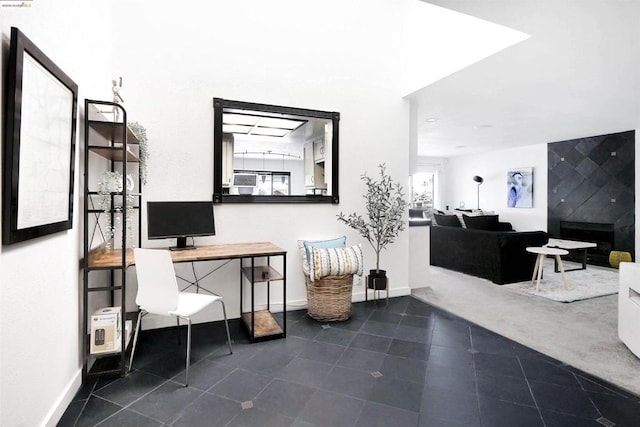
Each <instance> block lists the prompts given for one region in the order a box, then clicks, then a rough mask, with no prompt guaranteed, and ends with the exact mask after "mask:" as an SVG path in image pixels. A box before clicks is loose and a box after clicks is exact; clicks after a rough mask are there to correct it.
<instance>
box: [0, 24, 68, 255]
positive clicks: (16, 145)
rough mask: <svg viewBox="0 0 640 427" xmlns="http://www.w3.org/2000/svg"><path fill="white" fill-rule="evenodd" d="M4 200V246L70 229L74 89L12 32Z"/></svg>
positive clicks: (24, 39) (30, 44)
mask: <svg viewBox="0 0 640 427" xmlns="http://www.w3.org/2000/svg"><path fill="white" fill-rule="evenodd" d="M7 72H8V75H7V77H8V78H7V104H6V108H7V110H6V111H7V116H6V124H5V129H6V135H5V151H4V176H3V191H2V193H3V199H2V208H3V209H2V210H3V218H2V243H3V244H5V245H9V244H13V243H17V242H21V241H24V240H28V239H33V238H36V237H40V236H44V235H47V234H51V233H56V232H59V231H63V230H68V229H70V228H71V227H72V218H73V180H74V160H75V137H76V114H77V108H76V107H77V101H78V86H77V85H76V84H75V83H74V82H73V80H71V78H69V76H67V75H66V74H65V73H64V72H62V70H61V69H60V68H58V66H56V64H54V63H53V61H51V59H49V58H48V57H47V56H46V55H45V54H44V53H43V52H42V51H41V50H40V49H38V47H37V46H36V45H35V44H33V42H32V41H31V40H29V39H28V38H27V37H26V36H25V35H24V34H23V33H22V32H20V30H19V29H17V28H15V27H12V28H11V45H10V50H9V68H8V71H7Z"/></svg>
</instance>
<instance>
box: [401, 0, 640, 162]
mask: <svg viewBox="0 0 640 427" xmlns="http://www.w3.org/2000/svg"><path fill="white" fill-rule="evenodd" d="M427 2H428V3H431V4H434V5H438V6H442V7H446V8H449V9H452V10H454V11H457V12H461V13H465V14H468V15H471V16H475V17H477V18H481V19H485V20H487V21H490V22H494V23H497V24H500V25H504V26H506V27H509V28H513V29H515V30H518V31H521V32H523V33H526V34H529V35H531V37H530V38H529V39H527V40H524V41H523V42H520V43H518V44H515V45H514V46H511V47H508V48H506V49H504V50H503V51H500V52H498V53H496V54H494V55H492V56H490V57H488V58H486V59H483V60H481V61H479V62H477V63H475V64H473V65H471V66H469V67H467V68H464V69H462V70H460V71H458V72H456V73H454V74H452V75H450V76H449V77H446V78H444V79H442V80H440V81H437V82H435V83H433V84H431V85H429V86H427V87H425V88H423V89H421V90H419V91H417V92H414V93H413V94H412V95H410V96H409V98H411V99H414V100H415V101H416V104H417V108H418V155H419V156H437V157H452V156H458V155H467V154H472V153H475V152H479V151H487V150H493V149H501V148H508V147H513V146H518V145H528V144H536V143H543V142H553V141H560V140H566V139H573V138H580V137H586V136H595V135H602V134H607V133H613V132H621V131H626V130H631V129H640V1H639V0H615V1H612V0H428V1H427ZM443 42H445V41H443ZM428 119H435V121H433V122H427V120H428Z"/></svg>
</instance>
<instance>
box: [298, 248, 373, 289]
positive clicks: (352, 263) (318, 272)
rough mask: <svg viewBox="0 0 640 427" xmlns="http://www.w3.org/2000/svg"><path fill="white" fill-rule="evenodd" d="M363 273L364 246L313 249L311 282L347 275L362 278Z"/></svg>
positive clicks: (310, 272) (310, 266)
mask: <svg viewBox="0 0 640 427" xmlns="http://www.w3.org/2000/svg"><path fill="white" fill-rule="evenodd" d="M362 271H363V268H362V246H361V245H359V244H358V245H355V246H350V247H345V248H317V247H312V252H311V257H310V259H309V278H310V279H311V281H315V280H320V279H321V278H323V277H327V276H342V275H347V274H357V275H358V276H362Z"/></svg>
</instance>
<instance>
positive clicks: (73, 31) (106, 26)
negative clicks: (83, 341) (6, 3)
mask: <svg viewBox="0 0 640 427" xmlns="http://www.w3.org/2000/svg"><path fill="white" fill-rule="evenodd" d="M30 4H31V5H32V7H30V8H1V9H0V37H1V40H2V49H1V51H0V62H1V67H0V74H2V73H3V72H5V70H6V67H7V66H8V53H9V39H10V33H11V27H12V26H15V27H18V28H19V29H20V30H21V31H22V32H23V33H24V34H25V35H26V36H27V37H28V38H29V39H31V41H33V42H34V43H35V44H36V46H38V47H39V48H40V49H41V50H42V51H44V53H45V54H46V55H47V56H49V58H51V59H52V60H53V62H54V63H56V64H57V65H58V66H59V67H60V68H61V69H62V70H63V71H64V72H65V73H66V74H67V75H69V76H70V77H71V78H72V79H73V80H74V81H75V82H76V83H77V84H78V86H79V97H78V106H79V110H80V112H79V115H78V127H77V129H76V136H77V146H76V158H75V159H76V168H75V171H76V172H75V184H74V190H75V191H74V205H73V206H74V215H73V229H71V230H69V231H67V232H61V233H56V234H54V235H50V236H47V237H42V238H39V239H34V240H29V241H26V242H23V243H19V244H16V245H11V246H2V248H0V272H1V278H2V283H1V286H0V339H1V343H0V425H3V426H37V425H44V424H50V425H55V423H57V421H58V419H59V418H60V417H61V416H62V413H63V411H64V410H65V409H66V407H67V405H68V403H69V401H70V399H71V398H72V397H73V395H74V394H75V392H76V390H77V388H78V387H79V384H80V380H81V375H80V374H81V360H82V359H81V345H80V338H79V337H80V336H81V334H80V325H81V317H80V314H79V312H80V309H81V307H82V305H81V303H82V299H81V274H80V271H79V260H80V258H81V257H82V252H81V241H82V225H81V218H82V216H81V214H80V213H81V209H82V206H81V200H80V195H81V194H82V181H81V174H82V170H81V169H80V165H81V164H82V161H81V159H82V156H83V151H82V148H81V145H82V144H81V141H82V133H83V128H82V126H81V122H82V117H83V116H82V113H81V110H82V103H83V98H84V97H87V96H91V97H106V96H109V95H110V92H111V75H110V64H111V43H110V30H111V12H110V7H109V6H106V5H105V3H104V2H97V3H96V2H90V3H89V2H85V1H80V0H59V1H55V2H45V1H34V2H30ZM5 78H6V76H5V75H0V81H1V82H2V87H3V93H2V96H1V97H0V99H1V101H0V102H3V103H4V99H5V93H4V87H5V86H4V83H5ZM4 108H5V105H4V104H3V105H2V108H0V110H2V111H0V117H3V118H4V117H5V111H4ZM0 138H4V134H2V136H0ZM4 143H6V141H4V140H3V141H2V144H3V145H4Z"/></svg>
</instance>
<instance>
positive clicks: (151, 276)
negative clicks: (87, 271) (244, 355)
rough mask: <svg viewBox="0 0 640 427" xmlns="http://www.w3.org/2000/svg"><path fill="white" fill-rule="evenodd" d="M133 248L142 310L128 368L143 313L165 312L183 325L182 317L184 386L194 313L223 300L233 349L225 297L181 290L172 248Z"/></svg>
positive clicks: (187, 379) (187, 375)
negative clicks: (184, 363)
mask: <svg viewBox="0 0 640 427" xmlns="http://www.w3.org/2000/svg"><path fill="white" fill-rule="evenodd" d="M133 252H134V259H135V265H136V275H137V277H138V294H137V296H136V304H138V306H140V314H139V316H138V321H137V323H136V330H135V332H134V337H133V347H132V349H131V358H130V360H129V371H131V368H132V367H133V355H134V353H135V350H136V343H137V341H138V334H139V332H140V320H141V319H142V316H144V315H146V314H148V313H152V314H158V315H162V316H176V320H177V322H178V326H180V319H186V320H187V363H186V365H187V368H186V372H185V386H188V385H189V363H190V359H191V316H192V315H194V314H195V313H197V312H199V311H200V310H202V309H203V308H205V307H207V306H208V305H209V304H211V303H214V302H216V301H219V302H220V304H222V313H223V315H224V324H225V326H226V328H227V343H228V345H229V352H230V353H233V350H232V349H231V336H230V335H229V323H228V322H227V310H226V308H225V306H224V301H222V297H220V296H218V295H204V294H194V293H190V292H180V291H179V290H178V282H177V280H176V274H175V270H174V269H173V261H172V260H171V254H170V253H169V251H166V250H158V249H140V248H137V249H134V251H133Z"/></svg>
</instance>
